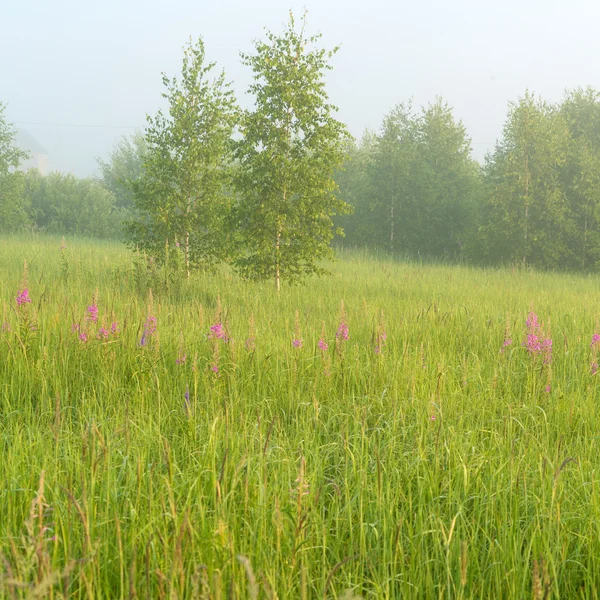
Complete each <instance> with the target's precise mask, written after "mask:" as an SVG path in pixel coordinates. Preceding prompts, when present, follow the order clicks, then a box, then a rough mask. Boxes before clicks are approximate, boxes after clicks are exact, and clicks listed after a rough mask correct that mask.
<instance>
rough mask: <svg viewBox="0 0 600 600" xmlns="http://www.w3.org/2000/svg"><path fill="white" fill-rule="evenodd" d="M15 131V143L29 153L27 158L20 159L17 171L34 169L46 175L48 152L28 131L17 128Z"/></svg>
mask: <svg viewBox="0 0 600 600" xmlns="http://www.w3.org/2000/svg"><path fill="white" fill-rule="evenodd" d="M15 133H16V135H15V145H16V146H18V147H19V148H20V149H21V150H25V152H27V153H28V154H29V158H27V159H25V160H23V161H21V164H20V165H19V171H29V170H30V169H36V170H37V171H39V172H40V173H41V174H42V175H46V174H47V173H48V170H49V167H48V152H46V150H45V149H44V147H43V146H42V145H41V144H40V143H39V142H38V141H37V140H36V139H35V138H34V137H33V136H32V135H31V134H30V133H29V132H28V131H25V130H24V129H17V130H16V131H15Z"/></svg>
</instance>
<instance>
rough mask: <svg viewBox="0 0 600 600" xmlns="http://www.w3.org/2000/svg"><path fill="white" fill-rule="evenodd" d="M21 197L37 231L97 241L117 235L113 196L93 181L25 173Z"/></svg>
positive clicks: (117, 221) (53, 174) (71, 176)
mask: <svg viewBox="0 0 600 600" xmlns="http://www.w3.org/2000/svg"><path fill="white" fill-rule="evenodd" d="M23 194H24V197H25V199H26V202H27V207H28V210H29V211H30V220H31V222H32V224H33V226H34V227H35V228H36V229H38V230H39V231H45V232H48V233H55V234H60V235H81V236H88V237H98V238H119V237H120V236H121V220H122V217H121V214H120V213H119V211H117V210H115V197H114V195H113V194H112V193H111V192H109V191H108V190H106V189H105V188H104V187H103V186H102V184H101V183H100V182H98V181H97V180H95V179H78V178H76V177H74V176H73V175H63V174H62V173H50V174H49V175H46V176H44V175H41V174H40V173H39V172H37V171H34V170H32V171H29V172H28V173H27V174H26V175H25V176H24V192H23Z"/></svg>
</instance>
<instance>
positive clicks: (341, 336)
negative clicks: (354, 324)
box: [335, 321, 350, 342]
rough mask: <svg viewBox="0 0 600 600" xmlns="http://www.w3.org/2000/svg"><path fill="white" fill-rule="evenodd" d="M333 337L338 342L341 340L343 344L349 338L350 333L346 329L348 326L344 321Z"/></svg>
mask: <svg viewBox="0 0 600 600" xmlns="http://www.w3.org/2000/svg"><path fill="white" fill-rule="evenodd" d="M335 337H336V338H337V339H338V340H341V341H343V342H345V341H347V340H348V339H349V337H350V332H349V329H348V324H347V323H345V322H344V321H342V322H341V323H340V325H339V327H338V329H337V332H336V334H335Z"/></svg>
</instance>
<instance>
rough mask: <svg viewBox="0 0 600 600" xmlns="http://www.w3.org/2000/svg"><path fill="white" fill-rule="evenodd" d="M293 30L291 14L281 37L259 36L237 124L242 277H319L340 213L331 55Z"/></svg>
mask: <svg viewBox="0 0 600 600" xmlns="http://www.w3.org/2000/svg"><path fill="white" fill-rule="evenodd" d="M305 25H306V15H305V17H304V20H303V23H302V28H301V30H300V31H297V30H296V28H295V22H294V18H293V16H292V15H290V20H289V23H288V25H287V28H286V29H285V31H284V32H283V33H282V34H281V35H276V34H274V33H272V32H267V34H266V38H267V39H266V41H257V42H256V44H255V50H256V53H255V54H253V55H251V54H242V60H243V62H244V64H245V65H247V66H249V67H250V68H251V69H252V72H253V75H254V83H253V84H252V85H251V86H250V90H249V91H250V92H251V93H252V94H253V95H254V97H255V106H254V110H252V111H246V112H244V113H243V115H242V119H241V133H242V139H241V141H240V143H239V144H238V145H237V149H236V158H237V161H238V164H237V166H238V170H237V188H238V191H239V195H240V201H239V203H238V204H237V206H236V212H235V225H234V226H235V228H236V230H238V231H239V235H240V238H241V243H242V251H241V253H240V256H239V257H238V258H237V259H236V260H235V263H234V264H235V267H236V268H237V269H238V271H239V272H240V273H241V274H242V275H243V276H245V277H249V278H252V279H273V280H274V281H275V283H276V287H277V289H279V288H280V282H281V279H286V280H290V281H297V280H299V279H301V278H303V277H304V276H306V275H310V274H313V273H322V272H323V269H322V267H321V266H320V265H319V262H318V261H319V260H320V259H322V258H325V257H327V256H330V255H331V249H330V243H331V240H332V238H333V236H334V232H333V223H332V216H333V215H335V214H339V213H343V212H345V211H347V210H348V207H347V205H346V203H345V202H344V201H342V200H341V199H340V198H339V197H338V196H337V194H336V190H337V186H336V183H335V180H334V174H335V172H336V170H337V169H338V168H339V167H340V166H341V164H342V162H343V158H344V152H343V150H344V145H345V143H346V141H347V140H348V134H347V132H346V129H345V127H344V125H343V124H342V123H340V122H339V121H337V120H336V119H335V118H334V117H333V113H334V112H335V110H336V108H335V107H334V106H333V105H331V104H330V103H329V102H328V96H327V92H326V89H325V73H326V71H327V70H328V69H330V65H329V60H330V59H331V57H332V56H333V54H334V53H335V52H336V51H337V48H336V49H334V50H333V51H327V50H325V49H320V48H314V45H315V44H316V43H317V42H318V40H319V38H320V36H311V37H307V36H306V35H305V33H304V28H305Z"/></svg>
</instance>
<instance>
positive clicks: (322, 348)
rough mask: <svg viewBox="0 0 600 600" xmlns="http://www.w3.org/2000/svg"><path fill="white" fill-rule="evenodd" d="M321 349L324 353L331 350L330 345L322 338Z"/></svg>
mask: <svg viewBox="0 0 600 600" xmlns="http://www.w3.org/2000/svg"><path fill="white" fill-rule="evenodd" d="M318 345H319V348H320V349H321V350H322V351H323V352H327V350H328V349H329V344H328V343H327V342H326V341H325V340H324V339H323V338H321V339H320V340H319V344H318Z"/></svg>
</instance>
